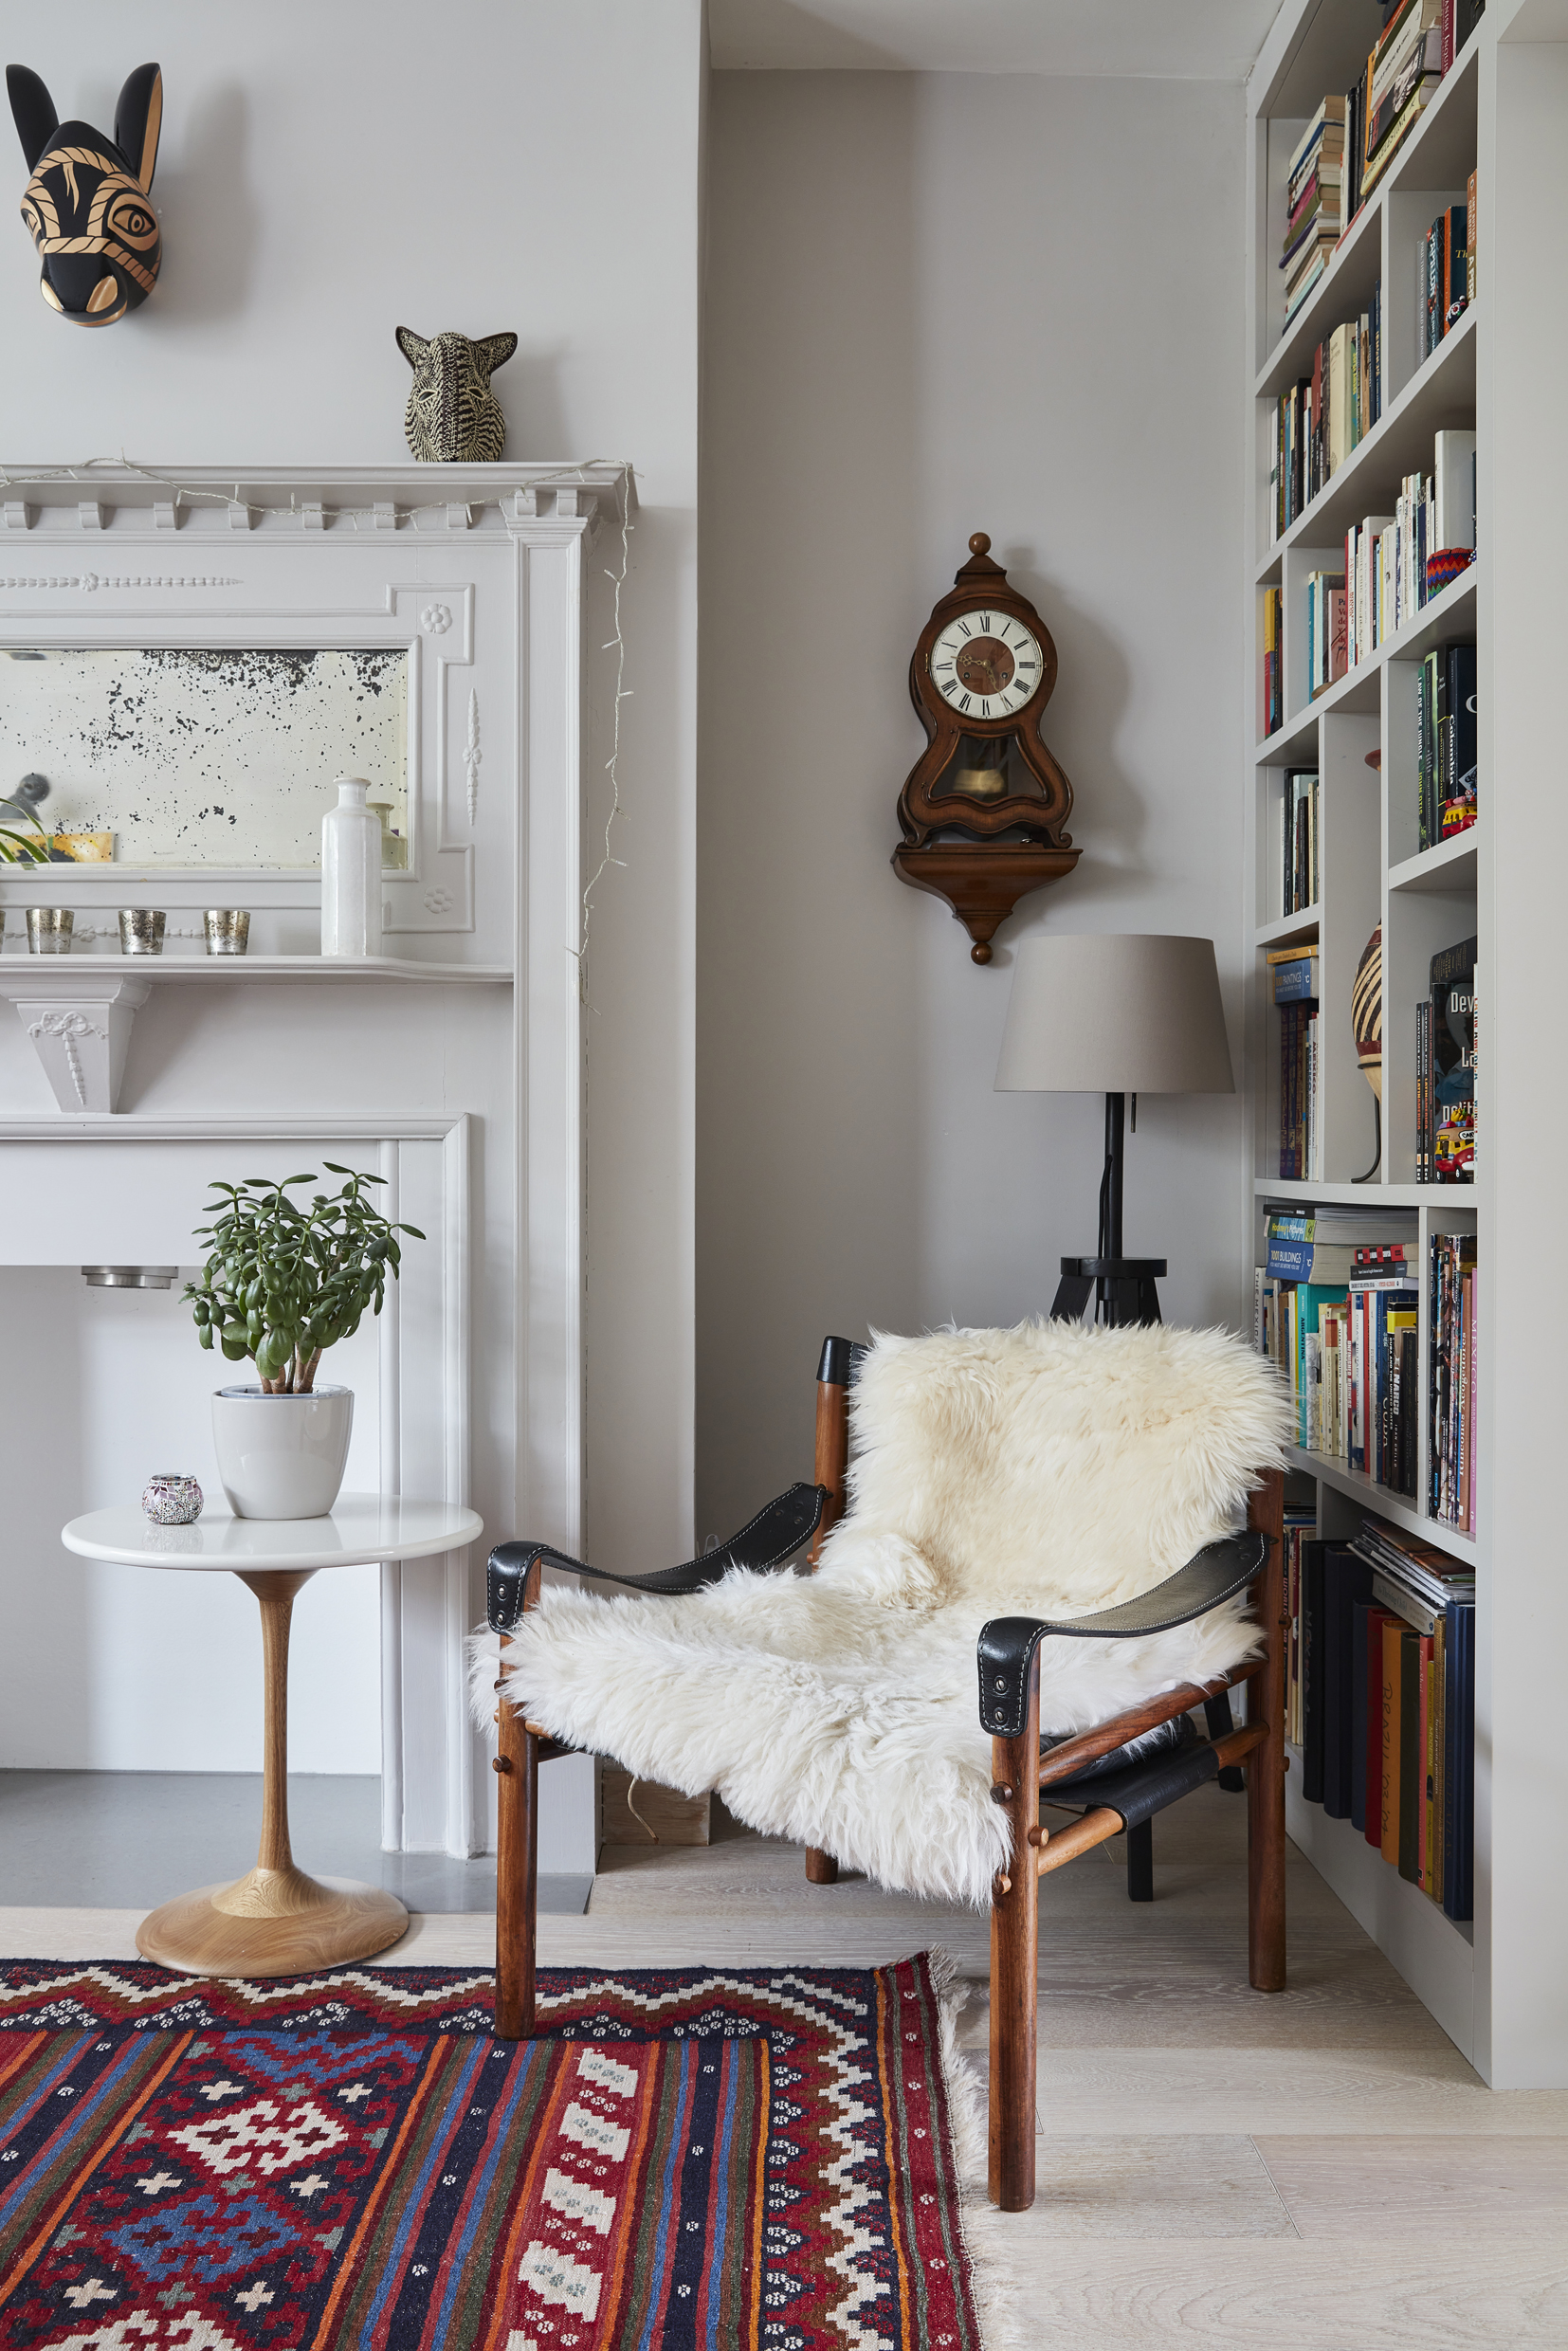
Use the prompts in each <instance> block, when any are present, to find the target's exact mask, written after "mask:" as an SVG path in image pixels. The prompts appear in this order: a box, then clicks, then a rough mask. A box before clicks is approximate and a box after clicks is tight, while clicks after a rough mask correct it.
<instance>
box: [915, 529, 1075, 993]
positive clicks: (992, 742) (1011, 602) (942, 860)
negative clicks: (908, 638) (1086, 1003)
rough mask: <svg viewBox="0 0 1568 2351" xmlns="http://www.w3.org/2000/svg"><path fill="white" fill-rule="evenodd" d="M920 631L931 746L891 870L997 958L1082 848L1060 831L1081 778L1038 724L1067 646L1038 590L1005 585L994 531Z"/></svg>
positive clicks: (924, 715)
mask: <svg viewBox="0 0 1568 2351" xmlns="http://www.w3.org/2000/svg"><path fill="white" fill-rule="evenodd" d="M969 544H970V550H971V555H970V560H969V561H968V562H967V563H966V564H965V565H964V566H963V568H962V570H961V571H959V572H958V574H957V576H956V578H955V580H954V583H953V588H952V591H951V592H950V593H949V594H947V595H945V596H943V598H942V599H941V602H940V603H939V604H938V605H937V606H936V607H935V608H934V610H933V611H932V614H931V617H930V619H929V620H928V621H927V622H926V624H925V627H924V629H922V630H921V640H920V643H919V644H918V645H917V646H916V647H915V652H914V657H913V659H912V660H911V662H910V664H909V699H910V701H911V702H913V703H914V705H915V708H916V710H917V712H918V713H919V715H920V720H921V725H922V726H923V727H924V729H925V732H926V738H927V740H926V747H925V750H924V751H923V752H922V753H921V756H920V758H919V759H918V760H917V761H916V763H915V765H914V767H913V768H912V769H911V771H910V774H909V776H908V779H907V781H906V782H905V784H904V787H903V791H902V792H901V793H900V794H899V823H900V825H901V827H902V828H903V842H902V843H901V844H900V846H899V847H897V848H896V849H895V850H894V851H893V866H894V869H895V871H896V872H897V873H898V874H899V875H900V876H901V877H902V879H903V881H905V882H907V883H909V884H911V885H912V886H913V887H914V888H915V889H917V890H929V891H930V892H931V893H932V895H933V897H936V898H943V899H945V900H946V901H947V902H948V904H949V905H950V906H951V907H952V909H953V912H954V915H955V916H956V918H957V920H958V921H960V922H961V923H962V924H963V926H964V929H965V930H966V931H967V932H968V933H969V936H970V938H971V939H973V940H974V942H975V943H974V945H973V946H972V947H971V949H970V951H969V952H970V955H971V956H972V957H973V958H974V960H975V962H976V963H989V962H990V961H991V940H992V936H993V934H994V931H995V929H996V926H997V924H998V923H1000V922H1002V921H1004V920H1006V918H1007V917H1008V916H1009V915H1010V914H1011V913H1012V909H1013V907H1014V906H1015V905H1016V904H1017V902H1018V901H1019V899H1020V898H1023V897H1026V896H1027V895H1028V893H1029V892H1030V890H1038V889H1043V888H1044V886H1045V884H1047V883H1048V882H1057V881H1060V880H1061V878H1062V876H1063V875H1064V874H1067V873H1070V872H1071V871H1072V869H1073V867H1074V866H1076V865H1077V863H1078V859H1079V854H1080V853H1079V851H1078V850H1077V849H1075V848H1074V847H1073V846H1072V838H1071V835H1070V834H1068V833H1067V832H1064V831H1063V829H1062V828H1063V826H1064V825H1065V823H1066V822H1067V817H1068V815H1069V814H1070V812H1071V810H1072V786H1071V785H1070V784H1069V783H1068V781H1067V777H1066V776H1065V775H1063V773H1062V770H1061V768H1060V767H1059V766H1058V765H1057V763H1056V761H1055V760H1054V759H1053V758H1052V757H1051V755H1050V753H1049V752H1048V750H1047V749H1046V746H1045V743H1044V741H1043V740H1042V738H1041V735H1040V720H1041V717H1042V715H1043V714H1044V711H1045V707H1046V704H1047V702H1049V700H1050V696H1051V689H1052V687H1053V686H1054V685H1055V683H1056V647H1055V646H1054V645H1053V644H1052V643H1051V640H1050V631H1049V629H1048V628H1047V627H1046V625H1045V623H1044V621H1042V619H1041V618H1040V615H1039V613H1038V612H1037V611H1035V609H1034V607H1033V605H1032V604H1030V601H1029V599H1028V597H1027V596H1021V595H1019V594H1018V592H1017V591H1016V590H1015V589H1012V588H1010V587H1009V586H1008V580H1007V574H1006V572H1005V571H1004V570H1003V569H1002V566H1001V565H1000V564H999V563H994V562H993V561H992V559H991V541H990V539H989V538H987V537H986V535H985V533H984V531H976V532H975V536H974V538H972V539H971V540H970V542H969Z"/></svg>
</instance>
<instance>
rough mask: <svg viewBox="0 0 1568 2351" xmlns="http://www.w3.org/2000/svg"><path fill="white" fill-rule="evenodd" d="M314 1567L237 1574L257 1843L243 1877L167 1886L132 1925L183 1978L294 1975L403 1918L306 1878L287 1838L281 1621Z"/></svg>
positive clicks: (381, 1900)
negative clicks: (257, 1680)
mask: <svg viewBox="0 0 1568 2351" xmlns="http://www.w3.org/2000/svg"><path fill="white" fill-rule="evenodd" d="M315 1572H316V1571H315V1569H314V1568H304V1569H293V1570H290V1571H287V1572H285V1573H283V1574H280V1573H278V1572H276V1571H274V1572H273V1573H271V1574H254V1575H247V1574H246V1573H245V1572H244V1571H243V1570H242V1571H240V1581H241V1582H242V1583H245V1584H248V1585H249V1587H250V1589H251V1591H252V1592H253V1593H254V1594H255V1595H256V1597H257V1599H258V1600H259V1602H260V1603H261V1610H262V1658H263V1670H264V1678H265V1697H264V1747H263V1756H262V1848H261V1851H260V1853H259V1854H258V1856H257V1860H256V1867H255V1868H254V1869H252V1870H251V1872H250V1874H249V1876H248V1877H244V1878H240V1879H238V1880H237V1881H236V1883H235V1884H234V1885H232V1886H201V1887H200V1888H199V1889H198V1890H197V1891H196V1892H195V1893H193V1894H176V1895H175V1897H174V1899H173V1902H166V1903H164V1904H162V1906H161V1907H160V1908H159V1909H156V1910H155V1911H154V1912H153V1913H152V1916H151V1917H150V1918H145V1919H143V1921H142V1923H141V1924H140V1925H139V1926H138V1927H137V1950H138V1951H139V1952H140V1953H141V1956H142V1958H143V1959H156V1960H157V1961H158V1963H159V1965H160V1966H163V1967H173V1968H178V1969H180V1970H181V1971H182V1972H183V1973H184V1974H185V1975H188V1976H294V1975H299V1974H301V1973H305V1972H308V1971H309V1970H310V1969H312V1968H318V1967H340V1966H342V1965H343V1963H344V1962H345V1961H346V1960H349V1959H373V1958H374V1956H375V1954H376V1952H378V1951H385V1950H386V1949H387V1947H388V1945H389V1944H391V1943H394V1942H395V1941H397V1939H398V1937H399V1936H400V1935H401V1934H402V1933H403V1931H404V1929H405V1928H406V1927H407V1925H408V1923H409V1914H408V1912H407V1910H405V1909H404V1907H403V1904H401V1903H400V1902H399V1901H398V1899H397V1896H396V1895H395V1894H389V1893H388V1892H387V1891H386V1889H385V1887H384V1886H361V1885H359V1884H357V1883H356V1881H355V1880H353V1879H351V1878H312V1877H307V1876H306V1875H305V1873H304V1871H303V1870H302V1869H297V1868H295V1867H294V1856H293V1854H292V1852H291V1851H290V1850H289V1842H288V1629H289V1618H290V1616H291V1615H292V1613H293V1610H294V1595H295V1594H296V1593H297V1592H299V1591H300V1590H301V1587H302V1586H303V1585H305V1584H307V1583H308V1582H309V1581H310V1578H311V1576H313V1575H314V1574H315Z"/></svg>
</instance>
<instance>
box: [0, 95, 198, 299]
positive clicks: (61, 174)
mask: <svg viewBox="0 0 1568 2351" xmlns="http://www.w3.org/2000/svg"><path fill="white" fill-rule="evenodd" d="M6 88H7V90H8V91H9V95H10V110H11V113H12V115H13V116H14V118H15V120H16V129H17V134H18V136H19V137H20V138H21V141H22V153H23V154H24V155H26V157H27V169H28V171H29V172H30V173H32V177H31V178H30V179H29V180H28V182H27V189H26V191H25V192H24V194H23V197H22V218H23V219H24V220H25V221H26V223H27V229H28V232H29V234H30V235H31V237H32V241H33V243H34V245H36V246H37V247H38V250H39V252H40V253H41V254H42V256H43V260H44V269H43V274H42V277H41V278H40V281H39V291H40V292H41V293H42V295H43V297H44V300H45V301H46V302H47V303H48V305H49V307H50V309H51V310H58V311H59V312H60V314H61V316H62V318H65V319H75V321H76V323H77V325H78V326H113V325H114V323H115V320H116V319H123V318H124V316H125V314H126V312H127V311H128V310H135V309H137V307H138V305H139V304H140V303H142V302H144V301H146V300H147V297H148V295H149V294H151V292H152V291H153V288H154V286H155V284H156V283H157V275H158V263H159V260H160V259H161V256H162V245H161V240H160V238H159V234H158V225H157V222H156V220H155V218H154V215H153V208H152V205H151V204H150V203H149V201H148V198H149V196H150V195H151V193H152V188H153V171H154V167H155V164H156V162H157V159H158V132H159V130H160V128H161V127H162V123H163V76H162V74H161V73H160V72H159V70H158V68H157V67H156V65H138V66H137V69H136V71H135V73H133V74H132V75H130V76H129V78H128V79H127V81H126V83H125V87H124V88H123V89H122V90H121V91H120V94H119V104H118V105H117V106H116V108H115V135H114V137H113V138H106V137H104V135H103V133H102V132H101V131H95V130H94V129H93V127H92V124H91V123H90V122H62V121H61V120H60V118H59V117H58V116H57V115H56V113H55V110H54V100H53V99H52V98H50V96H49V93H48V91H47V90H46V87H45V85H44V83H43V82H41V81H40V79H39V77H38V75H37V74H35V73H33V72H31V71H30V70H29V69H28V67H27V66H26V65H8V66H7V67H6Z"/></svg>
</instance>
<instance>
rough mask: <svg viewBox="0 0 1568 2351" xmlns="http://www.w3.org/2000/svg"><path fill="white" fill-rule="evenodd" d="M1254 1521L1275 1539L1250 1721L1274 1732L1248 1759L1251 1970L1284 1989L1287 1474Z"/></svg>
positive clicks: (1258, 1602) (1259, 1599) (1262, 1581)
mask: <svg viewBox="0 0 1568 2351" xmlns="http://www.w3.org/2000/svg"><path fill="white" fill-rule="evenodd" d="M1247 1516H1248V1523H1249V1525H1250V1526H1255V1527H1259V1528H1261V1529H1262V1531H1263V1532H1264V1533H1265V1534H1267V1535H1271V1536H1272V1537H1273V1538H1274V1540H1273V1541H1272V1542H1271V1543H1270V1545H1269V1547H1268V1560H1267V1565H1266V1566H1265V1567H1264V1569H1263V1570H1262V1572H1261V1574H1260V1575H1259V1576H1257V1577H1256V1579H1255V1581H1254V1582H1253V1585H1252V1594H1253V1606H1254V1609H1255V1611H1256V1613H1257V1617H1258V1621H1259V1623H1260V1624H1261V1625H1262V1627H1263V1629H1264V1640H1265V1645H1266V1655H1265V1662H1264V1669H1263V1671H1262V1672H1261V1673H1259V1674H1257V1675H1255V1676H1254V1677H1253V1679H1252V1680H1251V1681H1250V1682H1249V1684H1248V1685H1247V1692H1248V1695H1247V1714H1248V1720H1249V1722H1266V1723H1267V1725H1268V1736H1267V1739H1265V1740H1264V1741H1263V1742H1262V1744H1261V1745H1260V1746H1258V1747H1255V1748H1254V1749H1253V1751H1252V1753H1251V1755H1250V1756H1249V1758H1248V1759H1247V1765H1246V1770H1247V1919H1248V1955H1247V1956H1248V1974H1249V1977H1250V1979H1251V1983H1252V1987H1253V1989H1254V1991H1257V1992H1283V1991H1284V1990H1285V1540H1284V1538H1285V1479H1284V1477H1283V1475H1282V1474H1281V1473H1280V1471H1278V1470H1274V1471H1272V1472H1270V1474H1269V1476H1268V1477H1267V1479H1266V1480H1265V1482H1264V1484H1263V1485H1262V1486H1261V1487H1260V1488H1259V1490H1258V1491H1257V1492H1256V1493H1255V1494H1253V1495H1252V1496H1251V1498H1250V1501H1249V1505H1248V1513H1247Z"/></svg>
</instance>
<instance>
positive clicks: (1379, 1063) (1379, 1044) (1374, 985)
mask: <svg viewBox="0 0 1568 2351" xmlns="http://www.w3.org/2000/svg"><path fill="white" fill-rule="evenodd" d="M1350 1019H1351V1026H1352V1027H1353V1028H1354V1030H1355V1031H1356V1062H1357V1066H1358V1068H1359V1069H1360V1072H1361V1074H1362V1076H1363V1077H1364V1078H1365V1079H1366V1082H1367V1084H1369V1085H1370V1086H1371V1088H1372V1090H1373V1092H1374V1093H1375V1094H1376V1095H1377V1099H1378V1101H1379V1102H1381V1101H1382V1099H1383V926H1382V924H1381V923H1380V922H1379V923H1378V925H1377V929H1376V930H1375V931H1374V932H1373V934H1372V937H1371V938H1370V939H1368V940H1367V943H1366V945H1365V946H1364V947H1363V948H1362V950H1361V960H1360V961H1359V963H1358V964H1357V966H1356V984H1355V986H1354V987H1353V988H1352V989H1351V992H1350Z"/></svg>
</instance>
